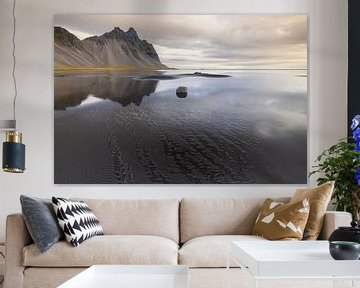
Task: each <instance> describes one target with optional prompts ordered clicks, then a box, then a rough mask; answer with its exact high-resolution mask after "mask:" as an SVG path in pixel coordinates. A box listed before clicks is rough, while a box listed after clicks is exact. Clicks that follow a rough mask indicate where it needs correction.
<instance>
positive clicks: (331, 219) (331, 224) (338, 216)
mask: <svg viewBox="0 0 360 288" xmlns="http://www.w3.org/2000/svg"><path fill="white" fill-rule="evenodd" d="M351 220H352V216H351V214H350V213H348V212H342V211H326V213H325V216H324V224H323V227H322V230H321V233H320V236H319V239H321V240H327V239H329V237H330V235H331V233H332V232H333V231H334V230H335V229H337V228H338V227H340V226H350V222H351Z"/></svg>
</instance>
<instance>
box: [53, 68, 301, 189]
mask: <svg viewBox="0 0 360 288" xmlns="http://www.w3.org/2000/svg"><path fill="white" fill-rule="evenodd" d="M194 72H195V71H179V70H173V71H162V72H142V73H139V72H133V73H124V72H113V73H105V72H104V73H76V74H60V75H56V76H55V99H54V105H55V110H56V111H55V183H183V184H187V183H189V184H191V183H202V184H211V183H239V184H248V183H257V184H280V183H283V184H300V183H306V179H307V177H306V174H307V162H306V161H307V160H306V159H307V92H306V91H307V77H306V70H256V71H254V70H252V71H219V70H217V71H206V73H209V74H221V75H228V76H231V77H203V76H204V75H189V74H191V73H194ZM205 76H206V75H205ZM179 86H186V87H187V88H188V89H187V90H188V95H187V97H186V98H179V97H177V96H176V88H177V87H179Z"/></svg>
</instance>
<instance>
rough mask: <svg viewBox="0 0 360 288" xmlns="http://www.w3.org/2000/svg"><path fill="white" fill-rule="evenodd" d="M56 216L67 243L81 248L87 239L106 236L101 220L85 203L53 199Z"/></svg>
mask: <svg viewBox="0 0 360 288" xmlns="http://www.w3.org/2000/svg"><path fill="white" fill-rule="evenodd" d="M52 203H53V206H54V210H55V214H56V217H57V219H58V222H59V225H60V227H61V228H62V229H63V231H64V234H65V238H66V241H68V242H69V243H71V244H73V245H74V246H79V245H80V244H81V243H82V242H84V241H85V240H86V239H89V238H91V237H93V236H97V235H104V232H103V229H102V227H101V225H100V222H99V220H98V219H97V218H96V216H95V215H94V213H93V212H92V211H91V209H90V208H89V207H88V205H86V204H85V203H84V202H82V201H81V202H75V201H71V200H69V199H65V198H58V197H52Z"/></svg>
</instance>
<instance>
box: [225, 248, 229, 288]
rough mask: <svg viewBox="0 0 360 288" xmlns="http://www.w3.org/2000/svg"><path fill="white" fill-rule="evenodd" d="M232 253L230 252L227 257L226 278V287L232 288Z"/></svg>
mask: <svg viewBox="0 0 360 288" xmlns="http://www.w3.org/2000/svg"><path fill="white" fill-rule="evenodd" d="M229 258H230V251H228V253H227V256H226V273H227V277H226V287H227V288H230V259H229Z"/></svg>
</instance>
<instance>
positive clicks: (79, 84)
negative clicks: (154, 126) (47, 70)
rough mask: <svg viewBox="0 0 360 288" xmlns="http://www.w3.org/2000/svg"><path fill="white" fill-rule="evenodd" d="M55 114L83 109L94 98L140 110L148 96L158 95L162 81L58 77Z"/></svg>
mask: <svg viewBox="0 0 360 288" xmlns="http://www.w3.org/2000/svg"><path fill="white" fill-rule="evenodd" d="M54 81H55V82H54V85H55V97H54V108H55V110H65V109H66V108H68V107H75V106H79V105H80V104H81V102H83V101H84V100H85V99H86V98H87V97H88V96H89V95H90V94H91V95H94V96H95V97H97V98H101V99H109V100H111V101H114V102H117V103H120V104H121V105H122V106H127V105H129V104H131V103H133V104H135V105H136V106H139V105H140V104H141V102H142V99H143V98H144V97H145V96H149V95H150V94H152V93H154V92H155V90H156V86H157V84H158V82H159V81H158V80H154V79H149V80H140V79H135V78H132V77H122V76H115V75H106V76H104V75H81V76H76V77H74V76H73V75H71V76H57V77H55V80H54Z"/></svg>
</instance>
